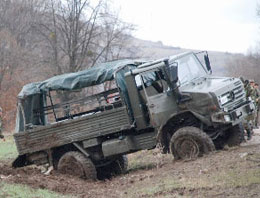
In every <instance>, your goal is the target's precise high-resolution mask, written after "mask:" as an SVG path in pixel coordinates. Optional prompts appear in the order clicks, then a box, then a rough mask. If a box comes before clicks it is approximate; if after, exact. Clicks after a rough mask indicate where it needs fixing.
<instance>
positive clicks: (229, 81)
mask: <svg viewBox="0 0 260 198" xmlns="http://www.w3.org/2000/svg"><path fill="white" fill-rule="evenodd" d="M242 85H243V83H242V82H241V81H240V80H239V79H238V78H233V77H212V76H205V77H201V78H198V79H195V80H193V81H192V82H190V83H188V84H185V85H184V86H181V87H180V88H179V89H180V91H181V92H182V93H210V92H211V93H212V92H213V93H215V94H216V95H219V94H224V93H225V90H232V89H234V88H235V87H237V86H242Z"/></svg>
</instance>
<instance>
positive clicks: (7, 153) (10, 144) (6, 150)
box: [0, 135, 18, 161]
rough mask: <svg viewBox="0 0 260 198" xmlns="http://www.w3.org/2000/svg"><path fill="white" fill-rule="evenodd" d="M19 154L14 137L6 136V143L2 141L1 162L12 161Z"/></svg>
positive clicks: (0, 143)
mask: <svg viewBox="0 0 260 198" xmlns="http://www.w3.org/2000/svg"><path fill="white" fill-rule="evenodd" d="M17 155H18V153H17V150H16V146H15V143H14V139H13V136H11V135H10V136H6V137H5V141H4V140H2V139H0V160H1V161H2V160H4V161H5V160H10V159H14V158H15V157H17Z"/></svg>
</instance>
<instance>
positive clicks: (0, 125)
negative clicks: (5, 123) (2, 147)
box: [0, 107, 4, 139]
mask: <svg viewBox="0 0 260 198" xmlns="http://www.w3.org/2000/svg"><path fill="white" fill-rule="evenodd" d="M3 138H4V136H3V133H2V108H1V107H0V139H3Z"/></svg>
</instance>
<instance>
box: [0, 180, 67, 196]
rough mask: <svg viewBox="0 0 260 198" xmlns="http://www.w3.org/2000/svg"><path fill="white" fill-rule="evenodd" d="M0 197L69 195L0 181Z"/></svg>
mask: <svg viewBox="0 0 260 198" xmlns="http://www.w3.org/2000/svg"><path fill="white" fill-rule="evenodd" d="M0 197H4V198H18V197H19V198H62V197H63V198H69V196H64V195H61V194H57V193H55V192H51V191H48V190H42V189H37V190H35V189H32V188H30V187H27V186H24V185H18V184H7V183H3V182H1V184H0Z"/></svg>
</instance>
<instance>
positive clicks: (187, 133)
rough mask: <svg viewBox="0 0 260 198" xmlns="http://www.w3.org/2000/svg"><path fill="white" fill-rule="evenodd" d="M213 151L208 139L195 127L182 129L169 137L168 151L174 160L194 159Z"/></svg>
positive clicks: (211, 143)
mask: <svg viewBox="0 0 260 198" xmlns="http://www.w3.org/2000/svg"><path fill="white" fill-rule="evenodd" d="M214 150H215V146H214V144H213V142H212V140H211V139H210V137H209V136H208V135H207V134H206V133H204V132H203V131H202V130H200V129H199V128H196V127H183V128H181V129H179V130H177V131H176V132H175V133H174V134H173V136H172V137H171V141H170V151H171V153H172V155H173V156H174V158H175V159H184V160H186V159H196V158H197V157H200V156H202V155H203V154H208V153H209V152H211V151H214Z"/></svg>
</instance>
